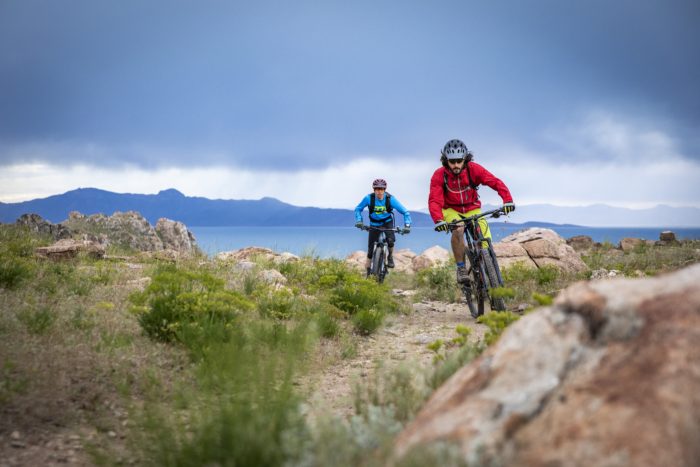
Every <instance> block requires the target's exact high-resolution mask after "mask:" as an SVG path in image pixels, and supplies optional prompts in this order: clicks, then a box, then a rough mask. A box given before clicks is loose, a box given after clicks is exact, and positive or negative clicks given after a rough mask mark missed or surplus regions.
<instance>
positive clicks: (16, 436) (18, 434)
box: [10, 430, 22, 439]
mask: <svg viewBox="0 0 700 467" xmlns="http://www.w3.org/2000/svg"><path fill="white" fill-rule="evenodd" d="M20 438H22V435H20V433H19V431H17V430H15V431H13V432H12V434H10V439H20Z"/></svg>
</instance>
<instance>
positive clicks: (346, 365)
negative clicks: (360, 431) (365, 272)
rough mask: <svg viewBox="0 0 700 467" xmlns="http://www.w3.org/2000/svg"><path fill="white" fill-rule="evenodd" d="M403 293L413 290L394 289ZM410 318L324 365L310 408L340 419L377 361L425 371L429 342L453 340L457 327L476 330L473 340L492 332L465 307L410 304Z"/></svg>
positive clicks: (394, 320)
mask: <svg viewBox="0 0 700 467" xmlns="http://www.w3.org/2000/svg"><path fill="white" fill-rule="evenodd" d="M394 292H395V293H398V294H399V295H403V294H410V293H411V292H410V291H406V292H404V291H398V290H397V291H394ZM412 307H413V312H412V313H410V314H406V315H404V314H397V315H392V316H389V317H388V318H387V320H386V322H385V324H384V325H383V326H382V327H381V328H380V329H379V330H378V331H377V332H376V333H375V334H373V335H371V336H369V337H364V338H361V339H360V340H359V342H358V347H357V354H356V355H355V356H353V357H351V358H347V359H339V360H338V361H337V362H334V363H331V364H330V365H328V366H327V367H325V368H324V369H323V371H322V373H321V375H320V376H317V377H316V378H314V382H313V384H314V385H315V386H316V388H317V389H315V390H314V391H312V396H311V398H310V401H309V402H310V405H311V407H312V408H313V409H312V410H314V411H318V410H320V411H325V410H330V411H331V412H332V413H333V414H335V415H338V416H347V415H350V414H352V413H353V392H352V390H353V386H354V385H355V384H356V383H357V382H358V381H361V380H365V379H367V378H369V377H371V376H372V375H373V373H374V371H375V369H376V368H377V367H378V366H379V362H383V366H384V367H392V366H396V365H399V364H402V363H410V364H412V365H420V366H422V367H427V366H430V365H432V362H433V356H434V353H433V352H432V351H431V350H429V349H428V348H427V346H428V344H430V343H431V342H433V341H435V340H437V339H442V340H443V341H449V340H451V339H453V338H455V337H457V333H456V332H455V328H456V327H457V325H458V324H462V325H465V326H468V327H470V328H471V329H472V333H471V335H470V337H469V340H470V341H472V342H476V341H477V340H480V339H482V338H483V336H484V334H485V332H486V331H487V330H488V328H487V327H486V326H485V325H483V324H479V323H477V322H476V320H474V318H472V317H471V316H470V315H469V311H468V309H467V307H466V305H465V304H463V303H456V304H448V303H444V302H433V301H421V302H418V303H414V304H413V305H412Z"/></svg>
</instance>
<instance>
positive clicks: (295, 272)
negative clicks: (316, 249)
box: [279, 258, 360, 294]
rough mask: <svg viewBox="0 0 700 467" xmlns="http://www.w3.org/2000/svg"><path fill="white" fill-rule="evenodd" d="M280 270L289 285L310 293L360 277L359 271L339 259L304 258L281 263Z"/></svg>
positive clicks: (322, 290)
mask: <svg viewBox="0 0 700 467" xmlns="http://www.w3.org/2000/svg"><path fill="white" fill-rule="evenodd" d="M279 270H280V272H281V273H282V274H284V276H285V277H286V278H287V280H288V281H289V282H288V285H290V286H296V287H299V288H301V289H302V290H305V291H306V292H307V293H309V294H315V293H317V292H324V291H328V290H330V289H332V288H333V287H335V286H337V285H338V284H341V283H343V282H346V281H347V280H348V279H349V278H354V279H357V278H359V277H360V275H359V273H357V272H356V271H353V270H351V269H350V268H349V267H348V265H347V264H345V262H344V261H341V260H338V259H312V258H304V259H302V260H300V261H290V262H287V263H284V264H281V265H280V266H279Z"/></svg>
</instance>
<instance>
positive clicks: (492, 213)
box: [447, 207, 506, 230]
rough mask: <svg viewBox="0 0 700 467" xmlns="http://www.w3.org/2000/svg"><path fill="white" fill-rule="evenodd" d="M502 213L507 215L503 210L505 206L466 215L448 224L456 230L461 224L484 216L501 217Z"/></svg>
mask: <svg viewBox="0 0 700 467" xmlns="http://www.w3.org/2000/svg"><path fill="white" fill-rule="evenodd" d="M502 215H506V213H505V211H504V210H503V207H500V208H498V209H494V210H492V211H486V212H482V213H481V214H474V215H473V216H469V217H464V218H462V219H459V220H456V221H452V222H450V223H448V224H447V225H448V226H449V229H450V230H454V229H456V228H457V227H459V224H468V223H469V222H474V221H476V220H478V219H481V218H482V217H493V218H498V217H501V216H502Z"/></svg>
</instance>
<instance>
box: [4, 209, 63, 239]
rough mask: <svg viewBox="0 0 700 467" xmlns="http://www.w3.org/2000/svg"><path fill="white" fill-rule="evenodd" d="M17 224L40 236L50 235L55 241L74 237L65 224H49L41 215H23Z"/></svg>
mask: <svg viewBox="0 0 700 467" xmlns="http://www.w3.org/2000/svg"><path fill="white" fill-rule="evenodd" d="M15 224H17V225H21V226H24V227H27V228H29V230H30V231H31V232H34V233H38V234H39V235H48V236H50V237H52V238H53V239H54V240H61V239H64V238H70V237H71V235H72V233H71V231H70V229H68V228H67V227H66V226H64V225H63V224H54V223H52V222H49V221H47V220H46V219H44V218H43V217H41V216H40V215H39V214H22V215H21V216H19V218H18V219H17V221H16V222H15Z"/></svg>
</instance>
